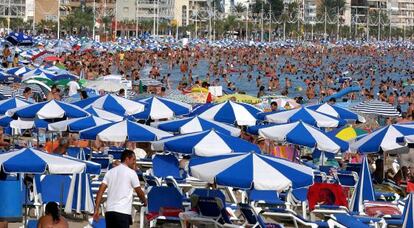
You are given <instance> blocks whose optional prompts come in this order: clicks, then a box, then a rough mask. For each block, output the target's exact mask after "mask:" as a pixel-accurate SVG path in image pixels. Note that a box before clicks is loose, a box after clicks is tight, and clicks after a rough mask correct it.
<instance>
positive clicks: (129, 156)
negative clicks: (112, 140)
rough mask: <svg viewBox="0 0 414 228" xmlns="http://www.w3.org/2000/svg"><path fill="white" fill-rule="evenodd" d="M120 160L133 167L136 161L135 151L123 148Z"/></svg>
mask: <svg viewBox="0 0 414 228" xmlns="http://www.w3.org/2000/svg"><path fill="white" fill-rule="evenodd" d="M121 162H122V163H124V164H125V165H126V166H128V167H129V168H131V169H134V167H135V163H136V157H135V153H134V151H132V150H124V152H122V155H121Z"/></svg>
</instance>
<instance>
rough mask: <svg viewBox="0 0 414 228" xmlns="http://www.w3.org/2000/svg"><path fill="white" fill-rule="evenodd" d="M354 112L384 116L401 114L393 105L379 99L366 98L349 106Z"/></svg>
mask: <svg viewBox="0 0 414 228" xmlns="http://www.w3.org/2000/svg"><path fill="white" fill-rule="evenodd" d="M351 110H354V111H355V112H359V113H365V114H371V115H378V116H386V117H397V116H400V115H401V114H400V113H399V112H398V111H397V109H396V108H394V106H392V105H390V104H388V103H386V102H383V101H379V100H368V101H363V102H361V103H360V104H358V105H356V106H354V107H352V108H351Z"/></svg>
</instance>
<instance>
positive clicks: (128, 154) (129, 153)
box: [121, 150, 135, 162]
mask: <svg viewBox="0 0 414 228" xmlns="http://www.w3.org/2000/svg"><path fill="white" fill-rule="evenodd" d="M134 155H135V153H134V151H132V150H124V152H122V155H121V162H124V161H125V160H126V159H127V158H130V157H132V156H134Z"/></svg>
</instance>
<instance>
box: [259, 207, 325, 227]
mask: <svg viewBox="0 0 414 228" xmlns="http://www.w3.org/2000/svg"><path fill="white" fill-rule="evenodd" d="M261 214H263V216H265V217H270V218H272V220H275V221H277V222H279V223H284V222H289V221H290V222H292V223H293V224H294V226H295V227H303V226H305V227H312V228H318V227H321V228H322V227H328V223H326V222H324V221H317V222H312V221H309V220H307V219H305V218H303V217H302V216H300V215H298V214H296V212H294V211H292V210H291V209H286V208H271V209H267V210H263V211H262V213H261Z"/></svg>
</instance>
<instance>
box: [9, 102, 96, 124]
mask: <svg viewBox="0 0 414 228" xmlns="http://www.w3.org/2000/svg"><path fill="white" fill-rule="evenodd" d="M7 115H8V116H11V117H14V118H17V117H20V118H31V119H33V118H35V117H37V118H39V119H60V118H79V117H85V116H88V115H89V114H88V113H87V112H86V111H84V110H82V109H80V108H79V107H77V106H74V105H72V104H67V103H64V102H61V101H58V100H50V101H45V102H40V103H36V104H32V105H28V106H25V107H22V108H17V109H12V110H9V111H8V112H7Z"/></svg>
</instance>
